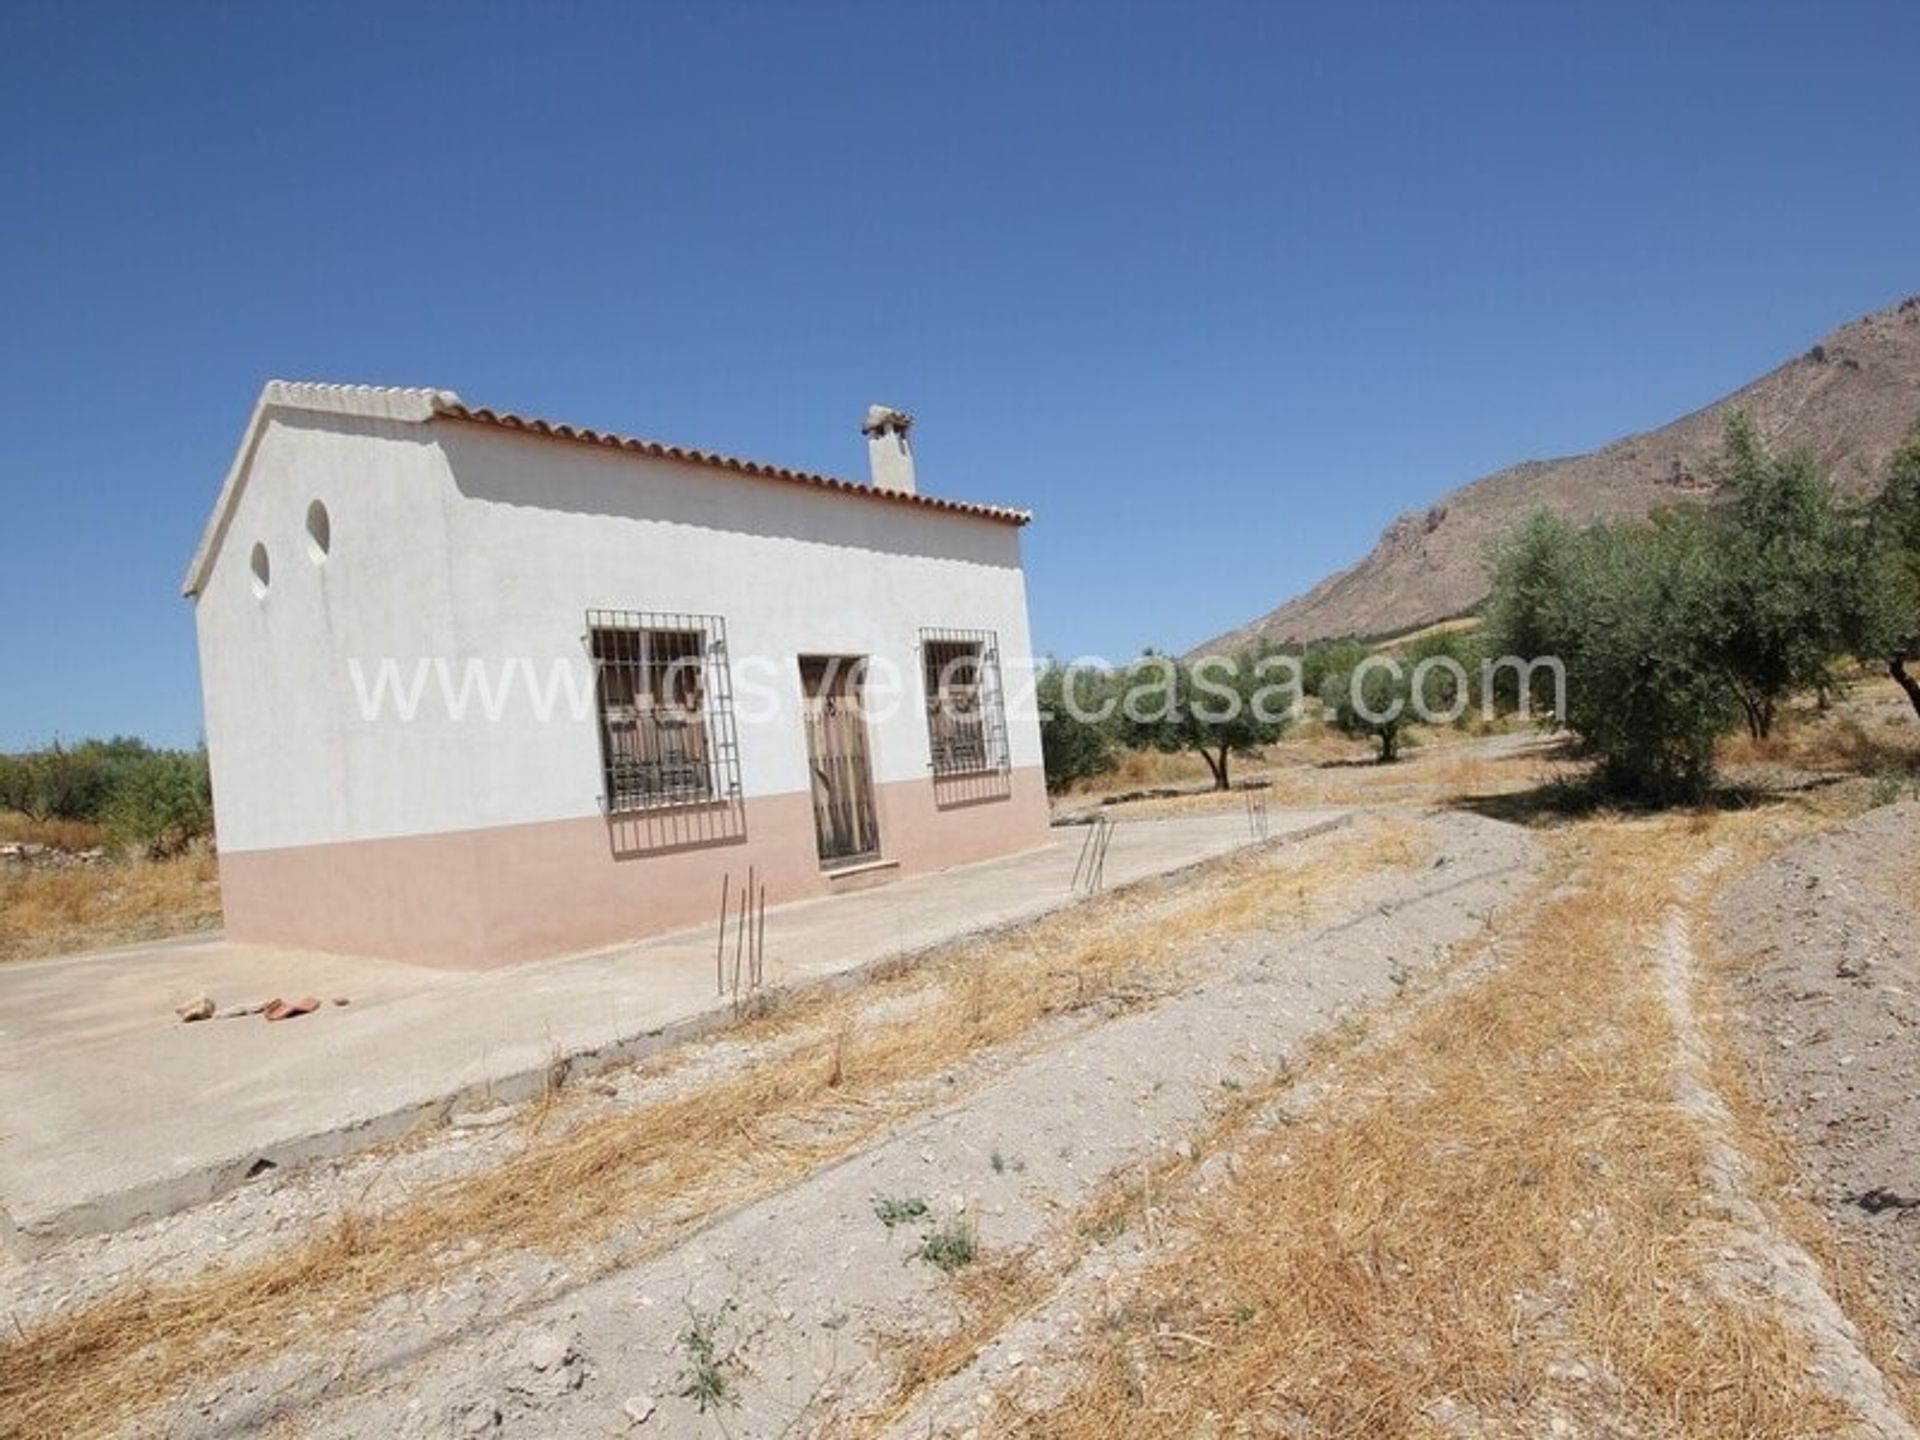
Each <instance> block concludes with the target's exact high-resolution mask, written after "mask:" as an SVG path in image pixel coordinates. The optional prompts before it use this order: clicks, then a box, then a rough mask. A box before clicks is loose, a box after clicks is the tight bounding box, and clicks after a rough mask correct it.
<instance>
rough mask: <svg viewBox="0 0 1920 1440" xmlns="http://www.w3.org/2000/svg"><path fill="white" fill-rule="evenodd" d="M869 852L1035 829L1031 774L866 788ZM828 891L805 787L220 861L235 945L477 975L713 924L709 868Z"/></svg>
mask: <svg viewBox="0 0 1920 1440" xmlns="http://www.w3.org/2000/svg"><path fill="white" fill-rule="evenodd" d="M875 803H876V806H877V810H878V817H879V826H880V841H881V858H882V859H884V860H887V861H892V862H895V863H897V864H898V866H899V873H900V874H902V875H917V874H925V873H927V872H929V871H934V870H941V869H945V868H946V867H948V866H951V865H963V864H968V863H970V862H973V861H976V860H986V859H991V858H992V857H994V856H996V855H1010V854H1015V853H1017V852H1019V851H1023V850H1031V849H1033V848H1034V847H1036V846H1038V845H1041V844H1044V843H1045V841H1046V838H1047V826H1048V823H1049V821H1048V810H1047V794H1046V782H1045V779H1044V776H1043V775H1042V772H1041V770H1040V768H1039V767H1038V766H1033V767H1030V768H1027V769H1021V770H1015V771H1012V772H1011V773H1008V774H1003V775H989V776H964V777H956V778H954V779H951V780H919V781H905V782H897V783H893V784H887V785H881V786H879V787H877V790H876V794H875ZM749 866H751V867H753V869H754V871H755V873H756V875H757V876H758V878H759V879H760V880H761V881H763V882H764V883H765V885H766V887H767V901H768V903H769V904H779V903H783V902H785V901H789V900H800V899H806V898H808V897H811V896H816V895H825V894H828V893H831V884H830V880H829V878H828V876H827V874H826V873H825V872H823V870H822V869H821V866H820V863H819V860H818V858H817V850H816V846H815V839H814V826H813V806H812V801H811V798H810V797H809V796H808V795H806V794H805V793H798V794H788V795H774V796H766V797H763V798H759V799H752V800H746V801H743V802H740V803H739V804H737V805H716V806H710V807H702V808H697V809H687V810H674V811H663V812H659V813H655V814H648V815H636V816H631V817H620V818H617V819H615V820H611V821H609V820H605V819H601V818H598V817H593V818H587V819H577V820H555V821H548V822H543V823H539V824H532V825H505V826H499V827H496V828H491V829H485V830H467V831H457V832H453V833H449V834H440V835H411V836H403V837H399V838H395V839H386V840H362V841H353V842H348V843H343V844H333V845H311V846H298V847H294V848H289V849H283V850H247V851H240V852H236V853H223V854H222V855H221V857H220V885H221V892H222V898H223V903H224V906H225V910H226V929H227V934H228V936H229V937H230V938H232V939H235V940H249V941H260V942H267V943H273V944H282V945H294V946H299V947H302V948H305V949H313V950H332V951H338V952H341V953H346V954H359V955H372V956H378V957H381V958H385V959H392V960H405V961H410V962H413V963H415V964H423V965H438V966H445V967H449V968H462V969H466V968H484V967H489V966H496V965H509V964H513V963H515V962H518V961H524V960H533V959H540V958H544V957H548V956H553V955H563V954H568V953H571V952H574V951H580V950H590V949H596V948H599V947H602V946H607V945H616V944H619V943H621V942H622V941H626V940H635V939H639V938H641V937H643V936H647V935H656V934H659V933H661V932H663V931H667V930H677V929H681V928H684V927H686V926H690V925H698V924H702V923H706V922H710V921H712V920H713V919H714V918H715V917H716V915H717V914H718V912H719V904H720V885H721V877H722V876H723V875H727V874H731V875H733V876H734V877H735V883H736V884H738V883H740V882H741V881H743V880H744V879H745V877H746V874H747V869H748V867H749Z"/></svg>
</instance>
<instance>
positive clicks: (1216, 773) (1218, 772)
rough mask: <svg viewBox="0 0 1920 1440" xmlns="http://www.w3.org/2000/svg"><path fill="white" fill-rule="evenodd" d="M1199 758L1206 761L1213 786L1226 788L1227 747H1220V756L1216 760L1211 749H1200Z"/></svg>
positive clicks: (1221, 788) (1220, 788) (1219, 788)
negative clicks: (1210, 772) (1211, 773)
mask: <svg viewBox="0 0 1920 1440" xmlns="http://www.w3.org/2000/svg"><path fill="white" fill-rule="evenodd" d="M1200 758H1201V759H1202V760H1204V761H1206V762H1207V768H1208V769H1209V770H1211V771H1212V772H1213V788H1214V789H1216V790H1225V789H1226V788H1227V747H1226V746H1224V745H1222V746H1221V747H1220V758H1219V759H1217V760H1216V759H1215V758H1214V755H1213V752H1212V751H1211V750H1202V751H1201V752H1200Z"/></svg>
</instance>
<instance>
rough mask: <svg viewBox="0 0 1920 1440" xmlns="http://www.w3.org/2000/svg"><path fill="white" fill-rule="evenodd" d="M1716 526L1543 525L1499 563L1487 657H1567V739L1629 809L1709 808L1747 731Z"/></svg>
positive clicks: (1535, 525) (1693, 517) (1689, 520)
mask: <svg viewBox="0 0 1920 1440" xmlns="http://www.w3.org/2000/svg"><path fill="white" fill-rule="evenodd" d="M1722 559H1723V556H1722V552H1721V550H1720V548H1719V546H1718V544H1717V539H1716V536H1715V533H1714V528H1713V522H1712V521H1711V520H1710V519H1709V518H1708V517H1705V516H1702V515H1698V514H1693V513H1687V514H1674V515H1670V516H1667V517H1664V518H1663V520H1662V521H1661V523H1658V524H1655V525H1653V526H1647V527H1630V526H1624V525H1597V526H1593V527H1591V528H1589V529H1586V530H1575V529H1573V528H1572V527H1571V526H1569V525H1567V524H1565V523H1564V522H1562V521H1558V520H1551V519H1545V518H1542V519H1537V520H1535V521H1534V522H1532V523H1531V524H1529V525H1528V526H1527V527H1525V528H1524V529H1523V530H1522V531H1521V532H1519V533H1518V534H1517V535H1516V536H1515V537H1514V539H1513V541H1512V542H1511V543H1509V544H1508V545H1506V546H1503V547H1501V548H1500V549H1499V550H1498V551H1497V552H1496V555H1495V560H1494V575H1493V600H1492V603H1491V605H1490V607H1489V612H1488V613H1489V623H1490V633H1489V634H1488V636H1487V640H1486V644H1487V648H1488V651H1489V653H1495V654H1511V655H1520V656H1525V657H1527V658H1534V657H1539V656H1549V655H1553V656H1558V657H1559V658H1560V659H1561V661H1562V662H1563V663H1564V664H1565V666H1566V672H1567V713H1566V716H1565V720H1566V724H1567V726H1568V727H1569V728H1570V729H1572V730H1573V731H1574V733H1575V734H1577V735H1579V736H1580V738H1581V739H1582V740H1583V741H1584V742H1585V743H1586V746H1587V748H1588V750H1589V752H1590V753H1591V754H1593V755H1594V757H1595V758H1596V759H1597V760H1598V762H1599V764H1598V771H1597V774H1596V779H1597V780H1598V781H1599V783H1600V785H1601V787H1602V788H1603V789H1604V790H1606V791H1608V792H1609V793H1612V794H1615V795H1618V796H1621V797H1623V798H1627V799H1635V800H1644V801H1650V802H1652V803H1656V804H1671V803H1677V802H1684V801H1692V800H1697V799H1699V798H1701V797H1702V796H1703V795H1704V794H1705V792H1706V790H1707V789H1708V787H1709V786H1710V785H1711V783H1712V780H1713V756H1714V745H1715V742H1716V741H1717V739H1718V738H1719V736H1720V735H1721V734H1722V733H1724V732H1725V731H1726V730H1727V729H1728V728H1729V727H1730V726H1731V725H1732V724H1733V723H1734V722H1735V720H1736V718H1737V712H1736V706H1735V693H1734V688H1733V676H1732V673H1731V670H1730V668H1729V666H1728V663H1727V659H1726V649H1727V640H1728V635H1729V631H1730V628H1731V625H1732V623H1733V621H1732V617H1731V616H1730V615H1729V613H1728V610H1727V589H1728V587H1727V579H1726V575H1725V573H1724V571H1723V568H1722Z"/></svg>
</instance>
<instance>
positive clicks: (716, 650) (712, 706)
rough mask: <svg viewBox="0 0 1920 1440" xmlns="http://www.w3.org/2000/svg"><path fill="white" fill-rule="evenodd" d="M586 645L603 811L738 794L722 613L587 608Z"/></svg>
mask: <svg viewBox="0 0 1920 1440" xmlns="http://www.w3.org/2000/svg"><path fill="white" fill-rule="evenodd" d="M587 646H588V652H589V654H590V655H591V656H592V658H593V668H594V693H595V695H596V697H597V699H598V701H599V712H600V768H601V782H602V785H603V787H604V788H603V789H602V791H601V803H602V804H603V805H604V806H605V808H606V810H607V813H608V814H611V815H618V814H630V813H632V812H634V811H637V810H657V809H661V808H664V807H667V806H673V805H698V804H702V803H705V802H710V801H717V800H732V799H737V798H738V797H739V794H740V748H739V744H738V740H737V738H736V735H735V731H734V722H733V681H732V677H731V674H730V672H729V670H728V666H727V627H726V622H725V621H724V620H722V619H721V618H720V617H719V616H718V615H678V614H670V613H666V612H662V611H647V610H589V611H588V612H587Z"/></svg>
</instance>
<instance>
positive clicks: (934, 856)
mask: <svg viewBox="0 0 1920 1440" xmlns="http://www.w3.org/2000/svg"><path fill="white" fill-rule="evenodd" d="M315 498H319V499H321V500H323V501H324V503H326V504H327V506H328V509H329V513H330V516H331V518H332V523H333V529H334V545H333V551H332V553H331V554H330V555H329V556H328V557H327V559H326V561H325V562H324V563H321V564H318V565H316V564H314V563H312V562H311V561H310V560H309V559H308V556H307V551H306V541H305V535H304V523H305V516H306V512H307V507H308V504H309V502H310V501H311V500H312V499H315ZM261 537H264V538H265V539H266V542H267V543H268V545H269V548H270V550H271V551H272V553H273V561H274V573H273V582H272V585H271V586H270V588H269V591H268V594H267V596H266V597H265V598H264V599H260V598H257V597H255V596H254V594H253V593H252V588H251V585H250V582H249V572H248V569H247V552H248V550H249V549H250V548H251V545H252V543H253V541H254V539H255V538H261ZM199 606H200V632H201V648H202V668H203V677H204V683H205V687H206V694H207V714H208V740H209V745H210V748H211V750H212V752H213V759H214V772H215V786H216V802H217V804H218V805H219V807H220V814H221V820H220V827H221V829H220V841H221V847H222V876H223V882H224V884H225V888H226V903H227V918H228V928H229V931H230V933H233V934H234V935H236V936H240V937H247V938H259V939H270V940H276V941H281V942H284V943H290V944H306V945H314V946H318V947H321V948H331V949H345V950H355V951H361V952H366V953H374V954H389V955H397V956H403V957H405V958H412V959H419V960H425V961H429V962H432V963H446V964H475V963H497V962H500V961H504V960H511V959H521V958H527V957H530V956H534V955H541V954H552V953H557V952H558V951H561V950H565V949H576V948H584V947H587V946H591V945H596V944H605V943H612V942H615V941H618V940H620V939H623V938H627V937H629V936H632V935H638V934H644V933H648V932H651V931H656V930H660V929H664V928H671V927H672V926H675V925H680V924H686V923H692V922H694V921H697V920H703V919H706V918H709V916H708V912H709V911H711V910H712V909H713V907H714V905H715V903H716V897H717V890H718V884H719V879H718V877H719V876H720V875H721V874H723V873H736V874H739V875H744V873H745V871H746V868H747V866H748V865H750V864H751V865H753V866H755V868H756V869H757V871H758V872H759V874H760V875H761V876H762V878H764V879H766V880H767V882H768V885H769V898H770V899H771V900H776V901H777V900H782V899H790V898H795V897H798V896H801V895H808V894H818V893H823V892H824V891H826V890H827V889H828V887H829V886H830V885H831V883H832V882H831V881H829V880H828V879H827V878H826V877H823V876H822V874H821V872H820V869H819V866H818V863H817V861H816V859H815V854H814V847H813V829H812V808H811V794H810V776H809V770H808V763H807V750H806V739H805V731H804V727H803V724H802V707H801V693H800V682H799V673H798V667H797V663H796V657H797V656H799V655H801V654H816V655H847V656H855V655H858V656H865V657H868V658H869V660H870V662H872V663H873V665H874V667H875V669H874V674H875V677H876V690H878V691H884V688H885V685H886V684H887V682H888V681H889V679H891V681H892V682H893V683H894V684H896V685H897V686H898V687H899V693H898V694H897V695H896V696H893V697H889V696H888V695H886V694H885V693H876V694H875V695H874V696H872V697H871V698H872V700H873V702H874V706H875V709H874V714H873V716H872V718H871V720H870V723H869V746H870V750H871V755H872V764H873V769H874V779H875V785H876V803H877V808H878V811H879V819H880V828H881V835H882V844H883V856H884V858H886V859H887V860H889V861H894V862H897V863H898V865H899V867H900V869H901V870H903V871H906V872H912V871H918V870H926V869H932V868H937V867H939V866H942V865H947V864H954V863H961V862H964V861H969V860H976V859H982V858H986V857H987V856H989V855H993V854H1000V853H1006V852H1008V851H1012V850H1018V849H1023V848H1028V847H1031V846H1033V845H1036V844H1039V843H1042V841H1043V840H1044V838H1045V834H1046V823H1047V811H1046V800H1045V793H1044V786H1043V784H1042V782H1041V775H1040V750H1039V734H1038V727H1037V724H1036V723H1035V722H1034V720H1033V719H1032V717H1031V716H1030V715H1028V714H1026V713H1024V711H1023V710H1021V708H1020V707H1018V706H1016V705H1015V704H1013V703H1011V702H1012V700H1013V698H1014V697H1015V696H1016V695H1017V694H1018V692H1019V690H1020V688H1021V686H1022V684H1023V682H1024V668H1023V667H1024V664H1025V657H1026V656H1027V655H1028V654H1029V652H1030V649H1031V644H1030V640H1029V637H1028V630H1027V618H1026V596H1025V586H1024V580H1023V577H1022V574H1021V569H1020V557H1019V535H1018V531H1017V530H1015V529H1014V528H1013V527H1010V526H1006V525H1003V524H997V523H994V522H991V521H986V520H979V519H973V518H967V517H960V516H953V515H943V514H937V513H929V512H927V511H924V510H915V509H913V508H911V507H906V506H895V505H888V504H881V503H877V502H875V501H874V500H872V499H869V498H864V497H859V496H842V495H835V494H831V493H822V492H819V491H815V490H808V489H803V488H800V487H796V486H793V485H791V484H787V483H785V482H780V481H774V480H762V479H756V478H750V477H744V476H736V475H729V474H725V473H717V472H715V471H714V470H713V469H712V468H710V467H700V466H694V465H689V464H682V463H678V462H672V461H665V460H656V459H651V458H647V457H640V456H634V455H631V454H627V453H621V452H614V451H609V450H604V449H598V448H595V447H591V446H586V445H569V444H564V443H556V442H553V441H550V440H539V439H533V438H529V437H521V436H516V435H513V434H511V433H507V432H502V431H498V430H495V429H492V428H490V427H485V426H480V425H475V424H472V423H469V422H462V421H457V420H440V421H435V422H433V423H431V424H429V425H424V426H412V425H386V424H384V423H382V422H360V421H351V422H343V421H340V420H337V419H336V418H334V417H327V418H325V419H324V420H321V419H318V418H316V420H315V422H314V423H308V424H293V423H286V424H280V423H276V424H275V425H273V426H272V427H271V428H270V429H269V431H268V434H267V435H266V436H265V437H264V439H263V441H262V444H261V447H260V450H259V453H258V456H257V458H256V462H255V469H254V473H253V475H252V477H251V479H250V482H249V484H248V487H247V490H246V492H245V494H244V495H243V497H242V500H241V504H240V506H239V509H238V511H237V513H236V515H235V517H234V524H233V526H232V528H231V530H230V531H229V536H228V540H227V543H226V546H225V547H224V548H223V551H222V553H221V555H220V557H219V562H218V564H217V565H216V566H215V568H214V573H213V576H212V577H211V580H210V582H209V584H208V586H207V589H206V591H205V593H203V595H202V596H201V598H200V601H199ZM590 609H624V610H634V611H653V612H684V613H689V614H699V615H719V616H721V617H722V618H723V619H724V620H725V623H726V632H727V638H728V643H729V651H730V654H729V660H730V665H731V671H732V675H733V686H734V692H735V710H736V725H737V731H738V737H739V752H740V773H741V781H742V792H743V793H742V797H741V801H740V803H739V805H738V806H737V807H734V808H733V809H732V810H731V811H729V812H728V813H727V814H724V815H721V816H717V817H716V816H711V815H709V816H703V817H695V818H694V820H693V821H691V822H689V821H687V820H686V818H685V817H681V816H676V815H665V816H662V815H649V816H646V817H642V818H640V819H638V820H634V821H618V822H614V823H609V821H608V820H607V819H606V818H605V816H604V815H603V812H602V802H601V794H600V792H601V788H602V787H601V771H600V755H599V737H598V729H597V716H596V713H595V708H594V705H593V703H592V702H593V685H592V671H591V666H590V664H589V662H588V658H587V653H586V648H585V645H584V643H583V641H584V629H585V616H586V612H587V611H588V610H590ZM922 627H956V628H964V629H976V630H992V631H995V632H996V633H997V634H998V637H999V642H1000V648H1001V653H1002V658H1003V668H1004V669H1005V672H1006V673H1005V681H1006V687H1007V690H1008V698H1009V704H1008V707H1007V708H1008V717H1007V718H1008V736H1007V739H1008V750H1009V758H1010V761H1011V768H1010V773H1009V775H1008V776H1007V778H1006V780H1005V782H1004V784H1002V785H1001V786H999V787H997V788H995V787H988V788H987V790H986V791H985V792H981V791H979V790H978V789H977V788H976V789H975V790H971V791H969V790H965V789H962V790H961V791H958V792H956V791H953V790H952V789H951V788H950V787H949V789H947V790H943V791H939V792H936V787H935V786H934V784H933V782H932V780H931V778H930V764H929V747H928V738H927V730H926V715H925V709H924V702H923V697H922V690H921V679H920V669H919V667H920V659H919V649H918V643H919V631H920V629H921V628H922ZM355 661H357V662H358V664H359V666H360V675H361V683H360V684H359V685H356V684H355V683H354V680H353V678H352V675H351V672H350V669H349V666H350V664H351V663H352V662H355ZM383 673H384V674H385V675H386V677H387V679H388V681H389V682H391V683H389V684H388V688H387V690H386V692H385V697H384V698H385V703H384V705H383V707H382V709H381V711H380V713H378V714H369V713H368V712H367V710H366V708H365V703H364V702H365V699H366V696H367V694H368V693H369V692H370V686H377V685H378V684H379V683H380V680H381V676H382V674H383ZM409 691H417V695H416V696H415V703H414V704H413V706H412V707H411V717H412V718H410V719H404V718H402V708H403V707H402V706H401V705H400V704H399V697H400V696H401V695H402V694H404V693H406V692H409ZM890 698H891V701H892V703H891V704H889V699H890ZM709 891H712V892H713V893H711V894H710V893H709Z"/></svg>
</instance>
